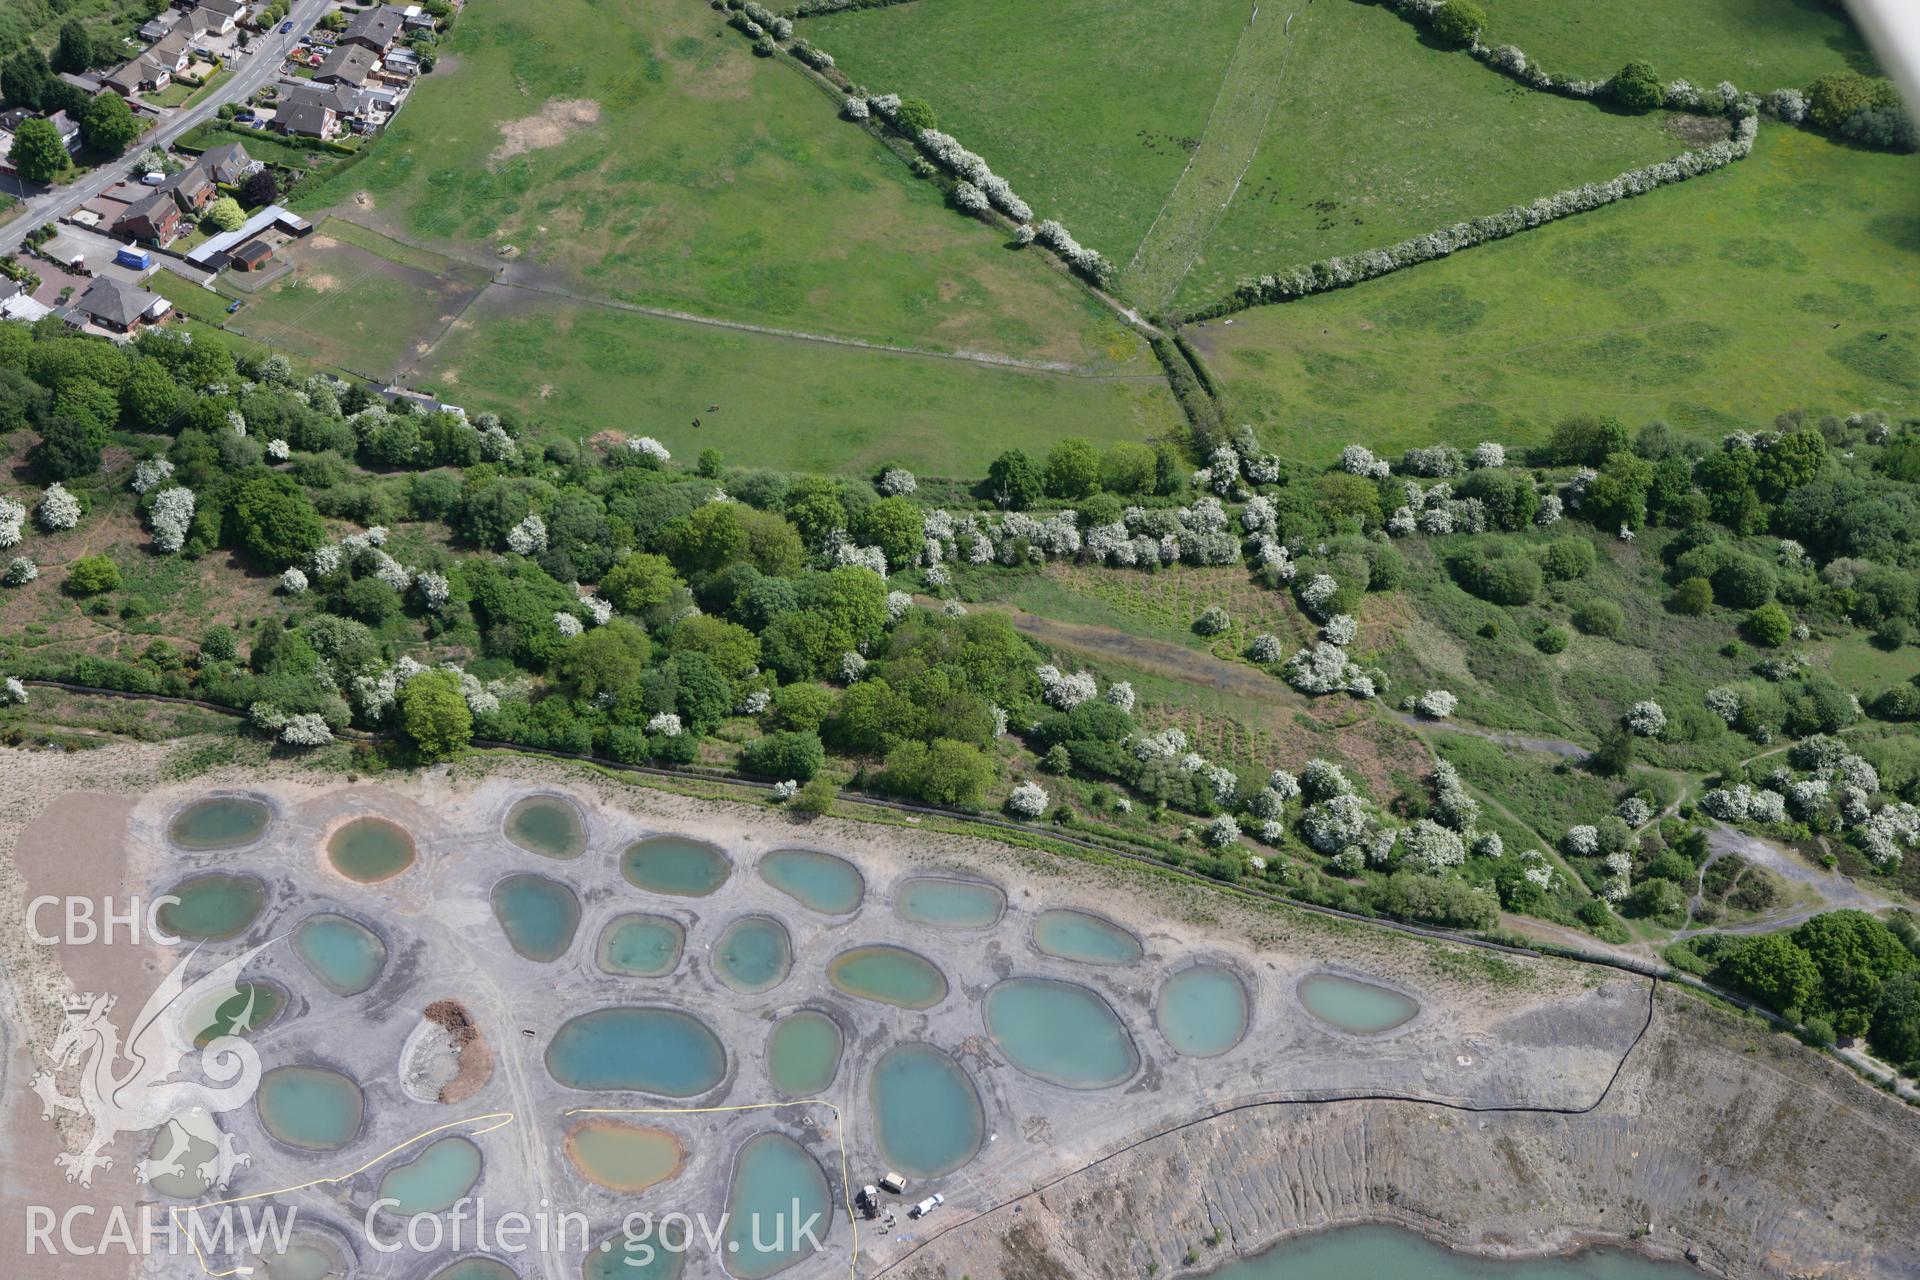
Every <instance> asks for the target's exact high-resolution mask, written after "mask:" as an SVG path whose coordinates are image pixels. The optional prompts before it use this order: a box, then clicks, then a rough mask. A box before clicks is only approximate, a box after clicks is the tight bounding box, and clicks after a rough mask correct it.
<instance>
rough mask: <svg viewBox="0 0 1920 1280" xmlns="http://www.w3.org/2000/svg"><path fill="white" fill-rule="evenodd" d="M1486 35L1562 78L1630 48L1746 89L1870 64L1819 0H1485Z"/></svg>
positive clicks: (1686, 72) (1663, 70)
mask: <svg viewBox="0 0 1920 1280" xmlns="http://www.w3.org/2000/svg"><path fill="white" fill-rule="evenodd" d="M1486 8H1487V34H1486V35H1485V37H1483V38H1484V39H1485V40H1486V41H1487V42H1488V43H1489V44H1512V45H1518V46H1519V47H1520V48H1521V49H1524V50H1525V51H1526V53H1527V55H1528V56H1529V57H1531V58H1534V59H1536V60H1537V61H1539V63H1540V64H1541V65H1542V66H1544V67H1546V69H1547V71H1548V72H1549V73H1550V74H1552V75H1554V76H1555V77H1558V78H1563V79H1592V80H1599V79H1604V78H1605V77H1607V76H1610V75H1612V74H1613V73H1614V72H1615V71H1617V70H1619V69H1620V67H1621V66H1622V64H1624V63H1625V62H1626V61H1627V60H1628V59H1630V58H1645V59H1646V60H1647V61H1649V62H1651V63H1652V64H1653V67H1654V70H1656V71H1658V72H1659V73H1660V75H1661V76H1662V78H1664V79H1668V80H1690V81H1692V82H1693V83H1694V84H1696V85H1699V86H1701V87H1711V86H1713V85H1716V84H1718V83H1719V82H1720V81H1722V80H1731V81H1733V82H1734V84H1736V85H1738V86H1739V87H1740V88H1742V89H1745V90H1748V91H1749V92H1753V93H1767V92H1770V91H1771V90H1774V89H1781V88H1796V89H1797V88H1802V87H1804V86H1805V85H1806V84H1807V83H1808V82H1809V81H1811V80H1813V79H1814V78H1815V77H1817V76H1822V75H1825V74H1826V73H1827V72H1829V71H1840V70H1843V69H1845V68H1848V67H1851V68H1853V69H1854V70H1856V71H1865V72H1872V71H1873V70H1874V65H1873V58H1872V55H1871V54H1869V53H1868V52H1867V48H1866V45H1865V44H1864V42H1862V41H1861V39H1860V34H1859V32H1857V31H1856V30H1855V29H1854V26H1853V24H1852V23H1851V22H1849V21H1848V20H1847V19H1846V17H1845V15H1843V14H1841V13H1839V12H1837V11H1836V9H1835V7H1834V6H1833V5H1830V4H1825V3H1821V0H1660V2H1659V3H1656V4H1647V3H1644V0H1579V2H1578V3H1569V0H1492V2H1491V3H1489V4H1488V5H1487V6H1486Z"/></svg>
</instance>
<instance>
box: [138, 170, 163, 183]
mask: <svg viewBox="0 0 1920 1280" xmlns="http://www.w3.org/2000/svg"><path fill="white" fill-rule="evenodd" d="M166 180H167V175H166V174H164V173H161V172H159V171H158V170H153V171H151V172H148V173H143V174H141V175H140V181H141V183H142V185H144V186H149V187H157V186H159V185H160V184H161V183H163V182H165V181H166Z"/></svg>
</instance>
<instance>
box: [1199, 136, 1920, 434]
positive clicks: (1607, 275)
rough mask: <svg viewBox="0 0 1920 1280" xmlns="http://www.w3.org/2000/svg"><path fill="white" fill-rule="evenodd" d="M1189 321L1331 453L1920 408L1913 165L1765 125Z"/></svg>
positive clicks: (1238, 388) (1276, 422) (1279, 426)
mask: <svg viewBox="0 0 1920 1280" xmlns="http://www.w3.org/2000/svg"><path fill="white" fill-rule="evenodd" d="M1230 319H1231V321H1232V323H1231V324H1228V323H1225V322H1223V321H1220V320H1215V321H1211V322H1209V323H1207V324H1205V325H1202V326H1196V327H1194V328H1192V329H1190V330H1189V331H1188V332H1189V336H1190V337H1191V338H1192V339H1193V340H1194V342H1195V343H1196V344H1197V345H1198V346H1199V347H1200V348H1201V349H1202V351H1203V352H1204V353H1205V354H1206V355H1207V358H1208V359H1209V361H1210V362H1211V364H1212V366H1213V369H1214V371H1215V373H1216V374H1218V375H1219V376H1220V378H1221V379H1222V380H1223V381H1224V382H1225V383H1226V385H1227V388H1228V390H1229V392H1230V394H1231V395H1232V398H1233V400H1234V402H1235V411H1236V413H1237V414H1238V415H1239V417H1240V418H1243V419H1248V420H1251V421H1253V422H1254V423H1256V424H1257V425H1258V426H1259V427H1260V428H1261V429H1262V431H1263V433H1264V434H1265V435H1266V436H1267V438H1268V439H1269V441H1270V443H1271V444H1272V445H1273V446H1274V447H1275V448H1278V449H1281V450H1283V451H1285V452H1287V453H1289V454H1291V455H1293V456H1296V457H1301V458H1306V459H1311V460H1313V461H1316V462H1325V461H1327V460H1330V459H1331V458H1332V457H1333V456H1334V455H1335V454H1337V453H1338V452H1339V451H1340V448H1341V446H1342V445H1344V444H1347V443H1349V442H1350V441H1355V440H1364V441H1366V442H1367V443H1368V444H1369V445H1370V446H1371V447H1373V448H1374V449H1376V450H1380V449H1382V447H1383V446H1385V449H1386V451H1389V452H1397V451H1398V450H1399V449H1401V448H1404V447H1406V446H1408V445H1413V444H1423V443H1427V442H1430V441H1434V440H1450V441H1454V442H1457V443H1461V444H1467V445H1471V444H1473V443H1474V442H1476V441H1479V440H1484V439H1499V440H1503V441H1505V442H1506V443H1508V444H1510V445H1511V444H1524V443H1527V442H1530V441H1534V440H1538V439H1540V438H1541V437H1542V436H1543V435H1544V434H1545V432H1546V430H1547V428H1548V427H1549V426H1550V425H1551V423H1552V422H1553V421H1554V420H1555V419H1557V418H1558V417H1560V416H1562V415H1564V414H1568V413H1574V412H1583V411H1584V412H1595V413H1614V414H1619V415H1620V416H1621V417H1623V418H1625V419H1626V420H1627V421H1629V422H1630V423H1633V424H1635V425H1638V424H1640V423H1643V422H1646V421H1648V420H1650V419H1653V418H1664V419H1665V420H1667V421H1668V422H1669V423H1671V424H1673V425H1674V426H1676V427H1681V428H1685V429H1688V430H1693V431H1697V432H1701V433H1703V434H1711V435H1714V436H1716V437H1717V436H1718V435H1719V434H1720V433H1721V432H1723V431H1725V430H1728V429H1731V428H1732V427H1734V426H1758V425H1763V424H1765V423H1768V422H1770V421H1772V419H1773V417H1774V415H1775V414H1777V413H1779V412H1781V411H1782V410H1784V409H1790V408H1794V407H1797V406H1805V407H1818V408H1831V409H1835V410H1838V411H1840V412H1843V413H1844V412H1848V411H1852V410H1856V409H1872V408H1878V409H1884V410H1886V411H1888V412H1889V413H1894V414H1899V413H1903V412H1908V413H1910V412H1912V411H1914V410H1915V409H1916V408H1917V407H1920V159H1916V158H1915V157H1913V156H1897V155H1888V154H1883V153H1877V152H1868V151H1862V150H1858V149H1855V148H1849V147H1843V146H1838V145H1835V144H1834V143H1831V142H1828V141H1826V140H1824V139H1822V138H1820V137H1818V136H1815V135H1813V134H1810V133H1806V132H1804V131H1800V130H1794V129H1786V128H1781V127H1777V126H1775V127H1769V128H1764V129H1762V130H1761V133H1760V139H1759V142H1758V144H1757V145H1756V146H1755V148H1754V152H1753V155H1752V156H1751V157H1750V158H1748V159H1746V160H1743V161H1740V162H1739V163H1737V164H1735V165H1733V166H1731V167H1730V168H1728V169H1724V170H1722V171H1720V172H1718V173H1715V174H1710V175H1707V176H1705V177H1702V178H1697V179H1695V180H1693V181H1691V182H1688V183H1685V184H1683V185H1680V186H1676V187H1668V188H1665V189H1663V190H1660V191H1657V192H1654V193H1652V194H1650V195H1647V196H1643V197H1640V198H1638V199H1634V200H1629V201H1625V202H1622V203H1620V204H1616V205H1612V206H1609V207H1607V208H1604V209H1599V210H1596V211H1594V212H1592V213H1587V214H1582V215H1580V216H1579V217H1577V218H1573V219H1570V220H1567V221H1564V222H1559V223H1555V224H1553V225H1551V226H1547V227H1542V228H1540V229H1538V230H1535V231H1529V232H1526V233H1524V234H1523V235H1519V236H1515V237H1514V238H1512V239H1510V240H1504V241H1500V242H1498V243H1495V244H1489V245H1484V246H1481V247H1479V248H1476V249H1471V250H1468V251H1466V252H1464V253H1460V254H1457V255H1455V256H1454V257H1451V258H1448V259H1444V260H1442V261H1438V262H1432V263H1427V264H1424V265H1421V266H1418V267H1413V268H1410V269H1408V270H1405V271H1401V272H1398V273H1396V274H1394V275H1392V276H1388V277H1385V278H1383V279H1380V280H1374V281H1371V282H1369V283H1367V284H1366V285H1363V286H1361V287H1359V288H1355V289H1345V290H1340V291H1337V292H1334V293H1326V294H1320V295H1317V296H1315V297H1311V298H1306V299H1303V300H1301V301H1298V302H1290V303H1285V304H1281V305H1277V306H1269V307H1262V308H1258V309H1256V310H1253V311H1249V312H1244V313H1241V314H1240V315H1238V316H1235V317H1230Z"/></svg>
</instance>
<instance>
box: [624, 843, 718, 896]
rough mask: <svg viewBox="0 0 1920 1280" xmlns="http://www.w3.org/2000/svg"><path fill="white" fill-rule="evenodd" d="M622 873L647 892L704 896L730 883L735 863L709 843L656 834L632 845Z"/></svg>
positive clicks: (626, 853) (625, 857) (625, 855)
mask: <svg viewBox="0 0 1920 1280" xmlns="http://www.w3.org/2000/svg"><path fill="white" fill-rule="evenodd" d="M620 872H621V874H622V875H624V876H626V878H627V879H628V880H629V881H630V882H632V883H633V884H635V885H637V886H639V887H640V888H642V889H645V890H646V891H647V892H648V893H662V894H666V895H667V896H669V897H673V898H704V897H706V896H707V895H708V894H710V893H712V892H713V891H714V890H715V889H718V888H719V887H720V886H721V885H723V884H725V883H726V882H727V877H728V876H729V875H731V874H732V873H733V864H732V863H730V862H728V861H727V855H726V854H724V853H722V852H720V851H719V850H718V849H716V848H714V847H713V846H712V845H710V844H701V843H700V842H699V841H697V840H687V839H683V838H682V837H680V836H655V837H653V838H652V839H650V840H642V841H640V842H639V843H638V844H633V845H629V846H628V847H627V851H626V852H625V853H624V854H622V855H621V857H620Z"/></svg>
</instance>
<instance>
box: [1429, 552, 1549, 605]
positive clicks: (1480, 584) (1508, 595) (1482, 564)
mask: <svg viewBox="0 0 1920 1280" xmlns="http://www.w3.org/2000/svg"><path fill="white" fill-rule="evenodd" d="M1504 550H1505V548H1504V547H1502V546H1500V544H1498V543H1492V544H1489V543H1476V544H1473V545H1472V546H1469V547H1467V548H1466V549H1464V550H1462V551H1461V552H1459V553H1458V554H1456V555H1454V556H1452V557H1450V558H1449V559H1448V561H1447V568H1448V570H1449V571H1451V572H1452V574H1453V577H1454V580H1455V581H1456V582H1458V583H1459V584H1460V585H1461V587H1463V588H1465V589H1466V590H1468V591H1470V592H1472V593H1473V594H1474V595H1476V596H1479V597H1480V598H1481V599H1482V600H1487V601H1491V602H1492V603H1494V604H1498V605H1522V604H1532V603H1533V599H1534V597H1535V596H1537V595H1539V594H1540V583H1541V577H1542V575H1541V572H1540V566H1539V565H1538V564H1536V563H1534V561H1533V559H1532V557H1530V556H1524V555H1502V554H1499V552H1501V551H1504ZM1490 552H1491V553H1492V554H1490Z"/></svg>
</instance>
